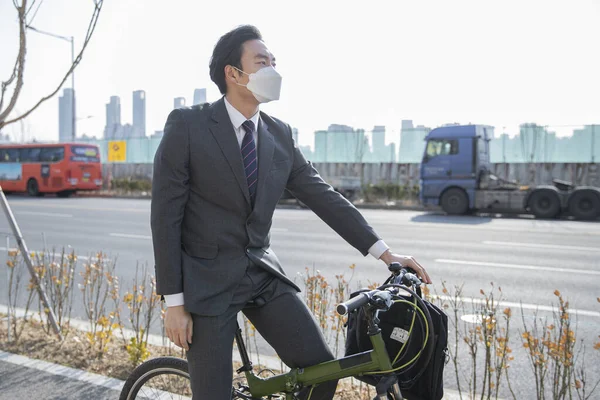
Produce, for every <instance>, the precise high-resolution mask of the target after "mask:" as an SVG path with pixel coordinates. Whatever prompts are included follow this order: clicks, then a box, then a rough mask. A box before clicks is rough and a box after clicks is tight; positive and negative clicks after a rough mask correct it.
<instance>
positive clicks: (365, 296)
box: [336, 291, 374, 315]
mask: <svg viewBox="0 0 600 400" xmlns="http://www.w3.org/2000/svg"><path fill="white" fill-rule="evenodd" d="M372 292H374V291H371V292H362V293H359V294H358V296H356V297H353V298H351V299H350V300H348V301H346V302H344V303H340V304H338V306H337V308H336V311H337V313H338V314H339V315H346V314H348V313H349V312H352V311H354V310H356V309H357V308H359V307H362V306H364V305H365V304H367V303H368V302H369V300H370V299H371V296H369V294H370V293H372Z"/></svg>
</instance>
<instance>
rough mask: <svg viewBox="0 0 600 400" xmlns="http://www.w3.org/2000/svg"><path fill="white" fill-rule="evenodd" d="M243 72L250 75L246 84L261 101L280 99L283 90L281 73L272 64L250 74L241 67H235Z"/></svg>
mask: <svg viewBox="0 0 600 400" xmlns="http://www.w3.org/2000/svg"><path fill="white" fill-rule="evenodd" d="M233 68H235V69H237V70H238V71H240V72H241V73H243V74H246V75H248V79H249V80H248V84H247V85H242V84H241V83H238V85H240V86H245V87H247V88H248V90H249V91H251V92H252V94H253V95H254V97H255V98H256V100H258V102H259V103H268V102H269V101H273V100H279V93H280V91H281V75H279V72H277V71H276V70H275V68H273V67H272V66H268V67H264V68H261V69H259V70H258V71H256V72H253V73H251V74H248V73H246V72H244V71H242V70H241V69H239V68H236V67H233Z"/></svg>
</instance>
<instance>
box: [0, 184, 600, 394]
mask: <svg viewBox="0 0 600 400" xmlns="http://www.w3.org/2000/svg"><path fill="white" fill-rule="evenodd" d="M9 201H10V205H11V207H12V210H13V212H14V214H15V216H16V218H17V220H18V222H19V225H20V227H21V230H22V232H23V234H24V236H25V238H26V241H27V244H28V246H29V248H30V249H31V250H41V249H42V248H44V241H45V242H46V246H47V247H48V248H52V247H53V246H56V247H57V248H61V247H62V246H70V247H72V248H73V249H75V250H76V252H77V254H79V255H84V256H90V255H92V254H93V253H95V252H97V251H103V252H106V253H108V254H109V255H110V256H112V257H115V256H116V257H118V262H117V274H118V275H119V276H120V279H121V286H122V288H125V287H127V286H128V285H129V284H130V282H131V279H132V277H133V275H134V273H135V267H136V263H140V265H142V264H146V265H147V266H148V267H149V268H150V270H151V271H152V268H153V251H152V241H151V236H150V235H151V232H150V226H149V219H150V201H149V200H125V199H93V198H71V199H58V198H41V199H31V198H27V197H19V196H14V197H9ZM361 211H362V213H363V215H364V216H365V217H366V219H367V220H368V221H369V222H370V223H371V225H372V226H373V227H374V228H375V230H376V231H377V232H378V234H379V235H380V236H381V237H382V238H383V239H384V240H385V241H386V242H387V243H388V245H389V246H390V247H391V248H392V249H393V250H394V251H395V252H398V253H402V254H411V255H413V256H414V257H415V258H416V259H417V260H418V261H419V262H420V263H421V264H422V265H424V266H425V267H426V268H427V270H428V272H429V274H430V276H431V277H432V279H433V280H434V284H433V285H431V289H432V290H433V291H437V292H438V293H441V291H442V288H441V283H442V281H445V282H446V284H447V285H448V287H450V288H452V287H454V286H455V285H456V286H461V285H462V286H463V290H462V295H463V296H465V297H474V298H479V299H481V298H482V297H481V295H480V294H479V292H480V290H481V289H483V290H485V291H488V290H489V288H490V282H494V285H495V286H496V287H498V286H500V287H501V288H502V298H503V300H504V301H506V302H509V303H508V305H511V306H512V307H513V315H514V316H515V319H514V320H513V324H512V326H513V328H512V330H511V334H512V335H513V340H515V343H513V348H514V349H515V360H514V361H513V365H512V366H511V374H512V381H513V389H516V390H526V391H527V392H526V393H531V390H532V388H534V387H535V385H534V383H533V381H530V380H529V378H528V377H529V376H530V375H531V372H530V367H529V365H528V360H527V358H526V356H525V355H524V353H523V352H522V348H521V347H520V342H517V340H518V339H519V331H518V329H521V330H522V323H521V314H520V312H519V311H518V309H519V304H520V303H522V304H523V308H524V309H523V311H524V318H525V320H526V321H527V322H529V323H530V322H532V320H533V313H534V310H535V308H537V307H541V310H540V311H539V315H540V316H542V317H547V318H551V317H552V313H551V312H549V311H547V308H548V307H550V306H552V305H556V300H557V299H556V297H555V296H554V295H553V292H554V291H555V290H556V289H558V290H560V292H561V293H562V295H563V296H564V297H565V298H566V299H568V301H569V306H570V307H571V309H575V310H577V312H578V313H577V318H576V319H577V337H578V339H583V340H584V343H587V345H588V355H587V356H586V359H587V363H588V373H589V374H590V375H591V376H592V377H594V376H596V377H600V357H599V353H600V352H593V351H591V350H590V349H589V347H591V346H593V342H594V341H597V340H598V334H599V333H600V303H598V302H597V300H596V299H597V298H598V297H600V285H599V284H598V282H600V224H599V223H597V222H577V221H568V220H560V221H543V220H536V219H533V218H531V217H521V218H518V217H507V216H501V217H492V216H464V217H449V216H444V215H439V214H435V213H423V212H411V211H383V210H361ZM8 230H9V229H8V224H7V222H6V220H5V219H4V216H0V235H1V234H2V233H6V232H7V231H8ZM42 234H43V235H42ZM0 239H1V241H0V247H1V248H2V249H4V248H5V247H6V244H5V242H6V240H5V239H3V237H2V236H0ZM10 246H11V247H13V246H15V241H14V240H12V241H11V244H10ZM272 247H273V249H274V250H275V252H276V253H277V255H278V257H279V258H280V260H281V261H282V263H283V264H284V267H285V269H286V271H287V273H288V275H289V276H295V277H296V278H297V280H298V281H299V282H301V276H300V275H302V274H304V272H305V268H307V267H308V268H310V269H312V268H315V269H318V270H319V271H320V272H321V273H322V274H323V275H324V276H325V277H326V278H327V279H328V280H329V281H330V282H334V281H335V276H336V275H340V274H344V275H345V277H346V278H349V277H350V276H351V272H352V271H351V270H350V269H349V266H350V265H352V264H355V265H356V268H355V269H354V274H353V277H352V284H351V286H352V287H353V288H357V287H359V286H365V285H366V284H368V283H372V282H378V283H382V282H383V281H384V280H385V278H386V277H387V276H388V274H387V270H386V268H385V266H384V264H383V263H382V262H381V261H377V260H375V259H373V258H372V257H371V256H367V257H363V256H362V255H361V254H360V253H359V252H358V251H356V250H355V249H354V248H352V247H351V246H350V245H348V244H347V243H346V242H345V241H344V240H343V239H342V238H341V237H339V236H338V235H337V234H336V233H335V232H334V231H333V230H332V229H331V228H329V227H328V226H327V225H326V224H325V223H323V222H322V221H321V220H320V219H319V218H318V217H317V216H316V215H314V214H313V213H312V212H311V211H310V210H305V209H289V208H286V209H278V210H277V211H276V213H275V217H274V221H273V229H272ZM0 254H1V255H0V261H2V262H3V265H4V259H5V257H6V254H5V252H0ZM3 273H4V271H2V272H0V296H1V297H0V299H1V300H0V303H2V304H5V303H6V300H5V299H6V289H5V288H6V285H5V282H6V278H5V276H3ZM496 293H497V292H496ZM472 313H473V310H472V307H471V306H470V305H469V306H466V307H465V308H464V309H463V310H460V312H459V314H461V315H463V314H472ZM73 316H74V317H79V318H81V317H83V312H82V309H81V308H76V309H75V310H74V315H73ZM264 352H266V353H271V354H272V351H271V350H268V349H264ZM594 357H595V358H594ZM467 359H468V357H467V356H466V355H465V354H462V355H461V360H463V361H464V362H466V361H467ZM446 371H447V372H446V374H445V378H446V379H445V380H446V383H447V387H454V388H455V387H456V383H455V378H454V372H453V368H452V366H451V365H450V364H448V366H447V369H446ZM505 394H506V393H505ZM505 397H508V396H505Z"/></svg>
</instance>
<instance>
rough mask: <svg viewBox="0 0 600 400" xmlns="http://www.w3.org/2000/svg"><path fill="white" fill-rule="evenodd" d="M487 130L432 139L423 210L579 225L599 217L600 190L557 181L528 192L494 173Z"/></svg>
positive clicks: (463, 128) (455, 131)
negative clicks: (569, 220)
mask: <svg viewBox="0 0 600 400" xmlns="http://www.w3.org/2000/svg"><path fill="white" fill-rule="evenodd" d="M493 137H494V128H493V127H492V126H488V125H448V126H443V127H440V128H436V129H433V130H432V131H431V132H429V134H428V135H427V137H426V138H425V140H426V146H425V151H424V153H423V159H422V161H421V170H420V174H421V176H420V180H419V188H420V190H419V198H420V201H421V204H423V205H424V206H426V207H427V206H441V208H442V209H443V210H444V211H445V212H446V213H448V214H454V215H460V214H465V213H467V212H469V211H475V210H477V211H492V212H494V211H495V212H517V213H532V214H533V215H535V216H536V217H538V218H555V217H557V216H559V215H561V214H563V213H569V214H571V215H572V216H574V217H575V218H577V219H587V220H590V219H592V220H593V219H596V218H597V217H598V216H600V188H598V187H590V186H579V187H577V186H576V185H574V184H571V182H566V181H562V180H558V179H553V180H552V185H538V186H534V187H531V186H523V185H519V183H518V182H513V181H508V180H505V179H501V178H499V177H497V176H496V175H494V174H493V173H492V165H491V163H490V141H491V140H492V138H493Z"/></svg>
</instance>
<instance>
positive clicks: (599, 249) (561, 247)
mask: <svg viewBox="0 0 600 400" xmlns="http://www.w3.org/2000/svg"><path fill="white" fill-rule="evenodd" d="M483 244H490V245H494V246H508V247H530V248H538V249H554V250H578V251H595V252H600V246H599V247H583V246H564V245H559V244H544V243H518V242H496V241H492V240H484V241H483Z"/></svg>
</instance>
